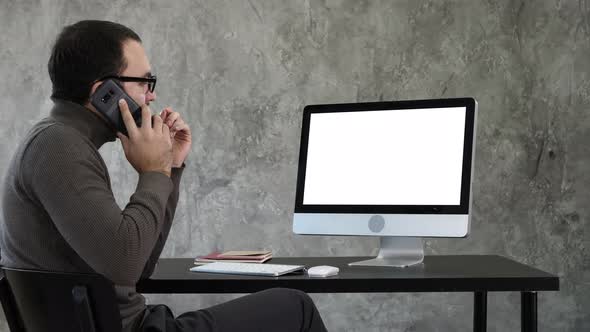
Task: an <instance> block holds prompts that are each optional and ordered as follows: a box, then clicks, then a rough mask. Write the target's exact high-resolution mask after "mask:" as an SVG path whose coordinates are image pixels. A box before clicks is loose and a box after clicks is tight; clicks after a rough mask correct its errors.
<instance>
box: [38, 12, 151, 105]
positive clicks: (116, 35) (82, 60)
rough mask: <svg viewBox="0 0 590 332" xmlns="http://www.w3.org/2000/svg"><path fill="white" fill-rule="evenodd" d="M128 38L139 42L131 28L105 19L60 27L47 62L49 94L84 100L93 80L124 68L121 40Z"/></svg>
mask: <svg viewBox="0 0 590 332" xmlns="http://www.w3.org/2000/svg"><path fill="white" fill-rule="evenodd" d="M129 39H132V40H135V41H138V42H140V43H141V39H140V38H139V36H138V35H137V34H136V33H135V32H133V30H131V29H129V28H128V27H126V26H124V25H121V24H118V23H113V22H108V21H80V22H78V23H75V24H72V25H69V26H66V27H65V28H63V30H62V31H61V33H60V34H59V36H58V37H57V39H56V41H55V44H54V45H53V49H52V50H51V57H50V58H49V63H48V64H47V68H48V70H49V77H50V78H51V82H52V83H53V93H52V94H51V97H52V98H60V99H66V100H70V101H73V102H76V103H78V104H84V103H86V102H87V101H88V100H89V98H90V90H91V88H92V84H93V83H94V82H95V81H96V80H98V79H100V78H101V77H104V76H107V75H118V74H119V73H120V72H122V71H123V70H125V68H126V67H127V63H126V61H125V58H124V57H123V43H124V42H125V41H127V40H129Z"/></svg>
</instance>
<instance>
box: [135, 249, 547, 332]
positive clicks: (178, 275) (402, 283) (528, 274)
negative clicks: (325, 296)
mask: <svg viewBox="0 0 590 332" xmlns="http://www.w3.org/2000/svg"><path fill="white" fill-rule="evenodd" d="M370 258H371V257H289V258H280V257H276V258H273V259H272V260H270V261H269V263H277V264H296V265H305V266H307V267H310V266H316V265H332V266H337V267H339V268H340V273H339V274H338V275H337V276H333V277H328V278H309V277H308V276H307V275H301V274H300V275H287V276H281V277H258V276H242V275H228V274H210V273H194V272H190V271H188V269H189V267H191V266H193V259H192V258H162V259H160V260H159V262H158V265H157V267H156V270H155V271H154V274H153V275H152V277H151V278H149V279H146V280H142V281H140V283H139V284H138V285H137V290H138V292H140V293H185V294H186V293H205V294H211V293H252V292H257V291H261V290H264V289H267V288H273V287H287V288H295V289H299V290H302V291H305V292H308V293H377V292H392V293H393V292H473V293H474V310H473V323H474V328H473V329H474V331H485V330H486V324H487V322H486V319H487V317H486V316H487V293H488V292H509V291H514V292H521V324H522V331H526V332H528V331H537V291H557V290H559V278H558V277H557V276H555V275H552V274H549V273H546V272H543V271H540V270H537V269H535V268H532V267H530V266H527V265H524V264H521V263H517V262H515V261H513V260H510V259H507V258H504V257H501V256H494V255H461V256H426V257H425V258H424V263H423V264H421V265H419V266H410V267H407V268H388V267H368V266H348V265H347V264H348V263H349V262H355V261H360V260H365V259H370Z"/></svg>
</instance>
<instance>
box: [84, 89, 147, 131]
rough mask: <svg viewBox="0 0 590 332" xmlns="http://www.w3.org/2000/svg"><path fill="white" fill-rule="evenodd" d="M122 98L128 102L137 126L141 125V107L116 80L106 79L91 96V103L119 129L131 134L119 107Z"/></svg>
mask: <svg viewBox="0 0 590 332" xmlns="http://www.w3.org/2000/svg"><path fill="white" fill-rule="evenodd" d="M121 98H123V99H125V101H126V102H127V105H128V106H129V111H130V112H131V115H132V116H133V119H134V120H135V124H136V125H137V127H141V107H139V105H137V103H136V102H135V101H134V100H133V98H131V97H130V96H129V95H128V94H127V93H126V92H125V90H123V87H122V86H120V85H119V84H118V83H117V82H116V81H115V80H112V79H108V80H105V81H104V82H103V83H102V84H101V85H100V86H99V87H98V88H97V89H96V91H95V92H94V94H93V95H92V97H91V98H90V103H91V104H92V106H94V108H96V109H97V110H98V111H99V112H100V113H102V114H103V115H104V116H105V117H106V118H107V119H108V121H109V122H111V124H112V125H113V126H114V127H115V128H116V129H117V131H119V132H121V133H123V134H124V135H125V136H129V135H128V134H127V128H126V127H125V122H123V118H122V117H121V111H120V109H119V99H121Z"/></svg>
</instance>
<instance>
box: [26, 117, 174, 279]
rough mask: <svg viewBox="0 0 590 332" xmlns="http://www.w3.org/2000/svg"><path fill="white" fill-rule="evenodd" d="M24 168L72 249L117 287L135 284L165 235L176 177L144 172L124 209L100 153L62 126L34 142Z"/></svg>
mask: <svg viewBox="0 0 590 332" xmlns="http://www.w3.org/2000/svg"><path fill="white" fill-rule="evenodd" d="M23 165H26V170H24V171H25V172H24V173H26V174H27V175H26V176H24V177H23V178H24V179H29V180H28V182H29V183H23V184H24V187H25V188H28V190H30V195H31V196H32V197H33V198H34V199H35V200H37V201H38V203H39V204H40V205H41V206H42V207H43V208H44V209H45V211H46V212H47V214H48V215H49V217H50V218H51V220H52V221H53V224H54V225H55V227H56V228H57V230H58V231H59V233H60V234H61V235H62V236H63V238H64V239H65V240H66V241H67V242H68V244H69V245H70V246H71V247H72V249H73V250H75V251H76V252H77V253H78V255H79V256H80V257H81V258H82V259H84V260H85V261H86V262H87V263H88V265H90V267H92V268H93V269H94V270H95V271H96V272H98V273H100V274H102V275H104V276H105V277H107V278H109V279H110V280H111V281H113V282H114V283H116V284H118V285H124V286H127V285H128V286H134V285H135V284H136V283H137V281H138V280H139V278H140V275H141V272H142V271H143V269H144V267H145V264H146V262H147V260H148V258H149V257H150V254H151V252H152V250H153V248H154V246H155V244H156V242H157V241H158V238H159V237H160V232H161V230H162V227H163V225H164V216H165V213H166V204H167V202H168V200H169V197H170V194H171V192H172V190H173V184H172V181H171V179H170V178H168V177H167V176H166V175H164V174H162V173H158V172H146V173H142V174H140V175H139V180H138V183H137V187H136V190H135V192H134V193H133V195H132V196H131V198H130V200H129V203H128V204H127V205H126V206H125V208H124V209H123V210H121V209H120V207H119V206H118V205H117V203H116V201H115V198H114V195H113V192H112V190H111V188H110V183H109V178H108V173H107V169H106V166H105V165H104V162H103V161H102V158H101V157H100V154H99V153H98V151H97V150H96V149H95V148H94V146H93V145H92V144H91V143H90V142H89V141H88V140H85V139H83V138H82V137H81V136H80V135H79V134H77V133H76V132H75V131H74V130H71V129H68V128H64V127H62V126H59V125H54V126H52V127H50V128H48V129H46V130H45V131H44V132H43V133H41V134H39V136H38V137H37V138H36V139H35V140H33V142H32V143H31V144H30V145H29V147H28V149H27V151H26V153H25V154H24V156H23ZM23 182H24V181H23Z"/></svg>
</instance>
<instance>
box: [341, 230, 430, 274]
mask: <svg viewBox="0 0 590 332" xmlns="http://www.w3.org/2000/svg"><path fill="white" fill-rule="evenodd" d="M423 260H424V245H423V244H422V239H421V238H419V237H399V236H383V237H381V249H380V250H379V255H377V258H374V259H369V260H366V261H360V262H353V263H348V265H350V266H394V267H406V266H410V265H415V264H420V263H422V261H423Z"/></svg>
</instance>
